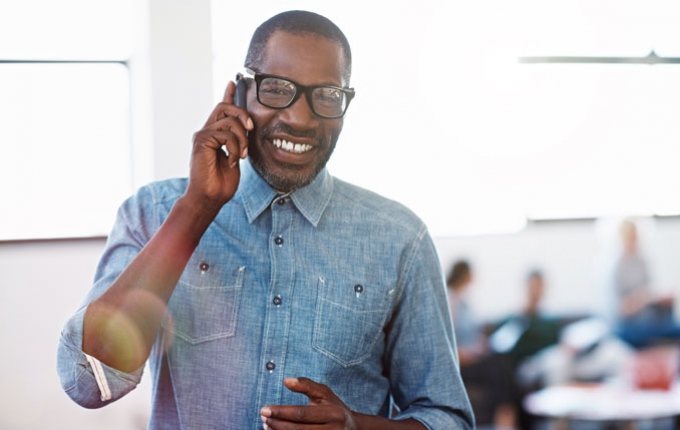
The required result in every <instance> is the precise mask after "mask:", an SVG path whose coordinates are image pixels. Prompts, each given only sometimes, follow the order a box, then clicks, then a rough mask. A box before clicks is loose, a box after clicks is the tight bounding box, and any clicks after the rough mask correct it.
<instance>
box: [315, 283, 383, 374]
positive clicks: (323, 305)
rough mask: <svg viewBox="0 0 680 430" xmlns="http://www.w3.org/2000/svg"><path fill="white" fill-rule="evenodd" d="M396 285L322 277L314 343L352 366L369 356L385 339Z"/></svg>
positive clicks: (343, 362) (323, 351)
mask: <svg viewBox="0 0 680 430" xmlns="http://www.w3.org/2000/svg"><path fill="white" fill-rule="evenodd" d="M393 296H394V289H388V288H385V287H383V286H377V285H364V284H363V283H356V282H351V281H340V282H336V281H333V280H328V279H319V281H318V295H317V303H316V316H315V321H314V333H313V335H312V347H313V348H314V349H315V350H316V351H318V352H320V353H322V354H324V355H326V356H328V357H329V358H331V359H332V360H334V361H336V362H338V363H339V364H341V365H342V366H345V367H347V366H351V365H353V364H357V363H360V362H362V361H363V360H365V359H366V358H368V357H369V356H370V355H371V353H372V352H373V351H374V348H376V343H377V342H378V341H379V339H382V338H383V336H384V334H383V327H384V325H385V323H386V320H387V317H388V315H389V313H390V309H391V303H392V300H393Z"/></svg>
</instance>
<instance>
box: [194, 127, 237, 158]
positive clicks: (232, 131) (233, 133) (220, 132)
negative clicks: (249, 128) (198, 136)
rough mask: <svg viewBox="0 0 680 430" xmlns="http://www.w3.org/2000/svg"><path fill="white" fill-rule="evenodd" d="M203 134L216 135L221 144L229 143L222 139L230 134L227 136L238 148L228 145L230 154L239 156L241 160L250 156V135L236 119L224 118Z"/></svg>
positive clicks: (207, 128)
mask: <svg viewBox="0 0 680 430" xmlns="http://www.w3.org/2000/svg"><path fill="white" fill-rule="evenodd" d="M201 132H203V133H215V135H216V137H217V139H218V140H219V141H220V142H221V144H226V143H227V141H226V140H222V139H221V137H222V136H225V135H224V133H228V134H227V135H226V136H227V137H228V138H229V140H231V141H233V142H235V144H236V145H237V147H231V146H229V145H228V149H229V153H230V154H237V155H238V156H239V157H240V158H246V156H247V155H248V134H247V133H246V131H245V130H244V129H243V127H242V126H241V124H239V123H238V122H237V121H236V120H235V119H234V118H222V119H221V120H220V121H217V122H215V123H213V124H211V125H209V126H207V127H206V128H204V129H203V130H202V131H201Z"/></svg>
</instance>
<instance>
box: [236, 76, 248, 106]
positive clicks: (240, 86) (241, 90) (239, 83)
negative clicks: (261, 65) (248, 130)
mask: <svg viewBox="0 0 680 430" xmlns="http://www.w3.org/2000/svg"><path fill="white" fill-rule="evenodd" d="M247 92H248V83H247V82H246V79H245V78H244V77H243V75H242V74H240V73H239V74H237V75H236V94H234V104H235V105H236V106H238V107H241V108H243V109H246V93H247Z"/></svg>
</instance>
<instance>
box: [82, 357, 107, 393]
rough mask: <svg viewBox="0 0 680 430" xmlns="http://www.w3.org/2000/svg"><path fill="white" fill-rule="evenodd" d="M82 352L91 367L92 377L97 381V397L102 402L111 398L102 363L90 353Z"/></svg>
mask: <svg viewBox="0 0 680 430" xmlns="http://www.w3.org/2000/svg"><path fill="white" fill-rule="evenodd" d="M83 354H84V355H85V358H87V362H88V363H90V366H91V367H92V373H93V374H94V379H95V381H97V387H99V393H100V395H99V398H100V399H101V401H102V402H105V401H107V400H111V388H109V381H107V380H106V374H105V373H104V369H102V363H101V362H100V361H99V360H97V359H96V358H94V357H92V356H91V355H87V354H85V353H83Z"/></svg>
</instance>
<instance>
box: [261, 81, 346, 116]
mask: <svg viewBox="0 0 680 430" xmlns="http://www.w3.org/2000/svg"><path fill="white" fill-rule="evenodd" d="M254 79H255V83H256V84H257V87H256V88H257V101H259V102H260V103H261V104H263V105H264V106H267V107H269V108H272V109H285V108H287V107H288V106H290V105H292V104H293V103H295V101H296V100H297V99H298V98H299V97H300V95H302V94H304V95H305V96H306V97H307V103H308V104H309V106H310V107H311V108H312V112H314V113H315V114H316V115H318V116H320V117H321V118H330V119H332V118H340V117H341V116H343V115H344V114H345V112H346V111H347V106H349V102H350V101H352V98H354V88H340V87H335V86H332V85H310V86H306V85H301V84H298V83H297V82H294V81H291V80H290V79H288V78H283V77H280V76H275V75H267V74H264V73H254Z"/></svg>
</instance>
